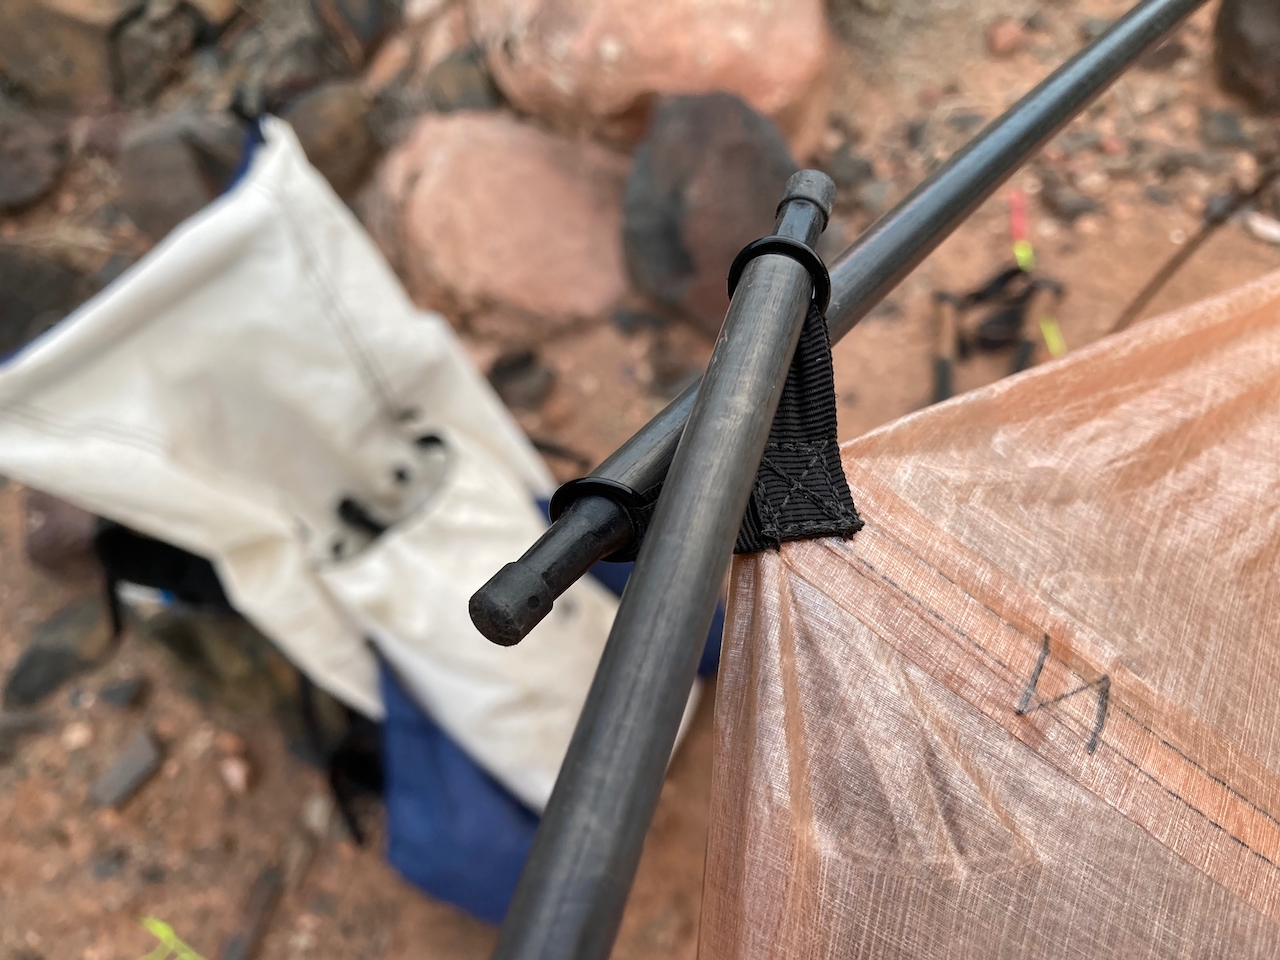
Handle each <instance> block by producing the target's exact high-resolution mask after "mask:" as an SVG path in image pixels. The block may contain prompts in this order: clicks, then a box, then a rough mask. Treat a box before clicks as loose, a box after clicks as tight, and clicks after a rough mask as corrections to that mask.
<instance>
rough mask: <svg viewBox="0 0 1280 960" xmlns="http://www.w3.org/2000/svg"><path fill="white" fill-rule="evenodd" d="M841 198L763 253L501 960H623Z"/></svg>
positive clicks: (683, 451) (709, 375) (668, 492)
mask: <svg viewBox="0 0 1280 960" xmlns="http://www.w3.org/2000/svg"><path fill="white" fill-rule="evenodd" d="M835 194H836V188H835V184H834V183H832V182H831V180H830V178H829V177H827V176H826V174H823V173H818V172H817V171H813V170H802V171H800V172H799V173H797V174H795V175H794V176H793V177H792V178H791V180H790V181H789V182H788V184H787V195H786V197H785V198H784V199H783V201H782V203H781V204H780V205H779V217H778V222H777V226H776V227H775V230H774V234H773V237H772V238H771V240H772V241H773V245H772V246H763V245H753V247H754V248H755V249H756V250H757V251H758V255H757V256H755V258H754V259H751V260H750V261H749V262H746V264H745V267H744V269H743V271H742V274H741V281H740V283H739V284H738V286H737V291H736V292H735V293H734V295H733V301H732V303H731V304H730V306H729V313H728V316H727V317H726V318H725V321H724V327H723V328H722V330H721V333H720V338H719V340H718V341H717V343H716V348H715V352H714V353H713V354H712V357H711V363H710V365H709V366H708V367H707V372H706V375H705V376H704V377H703V379H702V389H701V390H700V391H699V392H698V398H697V400H696V401H695V403H694V405H693V410H692V411H691V412H690V414H689V421H688V424H687V426H686V427H685V429H684V434H683V436H682V437H681V439H680V442H679V445H678V447H677V449H676V452H675V456H674V459H673V460H672V462H671V468H670V470H669V471H668V474H667V480H666V485H665V488H664V491H663V496H662V498H661V500H660V501H659V503H658V509H657V512H656V514H655V515H654V518H653V523H652V524H651V526H650V528H649V532H648V535H647V536H646V537H645V540H644V543H643V545H642V546H641V548H640V555H639V557H638V558H637V560H636V568H635V571H634V572H633V573H632V574H631V578H630V580H629V581H628V583H627V588H626V590H625V591H624V592H623V595H622V602H621V604H620V605H619V607H618V615H617V617H616V618H615V620H614V623H613V629H612V630H611V631H610V633H609V641H608V643H607V644H606V645H605V650H604V655H603V657H602V658H601V661H600V667H599V669H598V670H597V671H596V675H595V680H594V681H593V682H592V685H591V690H590V692H589V693H588V694H587V702H586V705H585V706H584V707H583V713H582V720H581V721H580V722H579V723H578V727H577V729H576V730H575V731H574V734H573V739H572V741H571V742H570V744H569V751H568V754H567V755H566V757H565V761H564V766H563V768H562V770H561V774H560V777H559V779H558V780H557V781H556V786H555V790H554V792H553V793H552V795H551V801H550V803H549V804H548V805H547V812H546V814H545V816H544V817H543V821H542V825H541V826H540V827H539V830H538V835H537V837H536V839H535V840H534V843H533V849H532V850H531V851H530V853H529V860H528V863H527V864H526V865H525V869H524V872H523V874H522V875H521V877H520V883H519V886H518V887H517V889H516V893H515V897H514V899H513V900H512V903H511V908H510V911H509V913H508V915H507V921H506V923H505V924H504V925H503V932H502V939H501V941H500V942H499V945H498V950H497V952H496V953H495V957H501V958H504V960H535V958H537V960H604V958H605V957H607V956H608V955H609V951H610V949H611V948H612V946H613V940H614V936H615V935H616V934H617V929H618V924H619V922H620V921H621V919H622V909H623V907H624V906H625V905H626V901H627V893H628V891H629V890H630V888H631V880H632V878H633V877H634V875H635V870H636V865H637V863H638V862H639V860H640V848H641V846H642V845H643V842H644V835H645V832H646V831H647V830H648V827H649V821H650V820H651V819H652V817H653V810H654V807H656V806H657V803H658V793H659V791H660V790H661V787H662V778H663V774H664V772H665V771H666V768H667V761H668V760H669V759H670V757H671V749H672V746H673V745H674V743H675V738H676V730H677V728H678V727H679V725H680V717H681V714H682V713H683V711H684V706H685V701H686V699H687V698H688V696H689V689H690V688H691V687H692V685H693V678H694V674H695V673H696V671H697V666H698V657H699V654H700V652H701V648H702V644H701V641H700V639H699V638H705V637H706V634H707V628H708V627H709V626H710V624H711V617H712V614H713V613H714V612H715V606H716V600H717V597H718V596H719V593H720V584H721V583H723V581H724V574H725V570H726V568H727V566H728V563H729V556H730V553H731V552H732V549H733V542H734V538H735V537H736V536H737V533H738V526H739V525H740V524H741V522H742V514H743V511H744V510H745V509H746V506H747V499H748V497H749V496H750V493H751V489H752V487H753V485H754V482H755V474H756V468H757V467H758V466H759V463H760V457H761V454H762V453H763V451H764V445H765V440H766V439H767V438H768V436H769V428H770V425H771V424H772V423H773V415H774V411H775V410H776V409H777V406H778V398H779V396H780V395H781V393H782V385H783V383H784V382H785V380H786V375H787V368H788V367H789V366H790V364H791V355H792V354H793V353H794V352H795V347H796V341H797V339H798V338H799V336H800V328H801V326H802V325H803V323H804V319H805V315H806V314H807V313H808V311H809V308H810V303H811V301H813V300H817V301H818V302H822V301H823V300H825V295H826V291H825V290H823V289H822V288H823V287H824V285H825V283H826V271H825V270H823V269H822V266H821V261H819V260H818V259H817V256H816V255H814V254H813V253H812V250H811V248H812V245H813V244H814V243H815V242H816V241H817V239H818V235H819V234H820V233H821V232H822V230H823V228H824V227H825V226H826V223H827V216H828V214H829V213H830V211H831V204H832V201H834V200H835ZM778 247H784V248H785V249H786V250H788V251H790V253H789V254H788V253H779V252H766V251H772V250H776V249H778ZM793 257H800V259H793ZM805 261H808V262H809V264H810V265H809V266H806V265H805ZM740 262H741V258H740Z"/></svg>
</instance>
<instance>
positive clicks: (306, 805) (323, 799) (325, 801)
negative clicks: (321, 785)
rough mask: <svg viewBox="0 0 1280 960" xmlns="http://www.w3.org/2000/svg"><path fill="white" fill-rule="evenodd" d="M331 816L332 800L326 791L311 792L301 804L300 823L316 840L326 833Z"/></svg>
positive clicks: (323, 836) (322, 837)
mask: <svg viewBox="0 0 1280 960" xmlns="http://www.w3.org/2000/svg"><path fill="white" fill-rule="evenodd" d="M332 816H333V800H332V798H331V797H330V796H329V795H328V794H327V793H313V794H312V795H311V796H309V797H307V799H306V800H305V801H304V802H303V804H302V825H303V826H305V827H306V828H307V830H309V831H310V832H311V834H312V835H313V836H314V837H316V839H318V840H322V839H324V838H325V837H326V836H327V835H328V833H329V818H330V817H332Z"/></svg>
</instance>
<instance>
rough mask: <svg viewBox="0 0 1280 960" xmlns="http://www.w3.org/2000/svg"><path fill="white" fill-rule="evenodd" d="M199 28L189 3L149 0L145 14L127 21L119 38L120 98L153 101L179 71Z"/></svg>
mask: <svg viewBox="0 0 1280 960" xmlns="http://www.w3.org/2000/svg"><path fill="white" fill-rule="evenodd" d="M199 28H200V19H199V16H198V14H197V13H196V12H195V11H194V10H192V9H191V8H190V7H187V6H185V5H179V4H174V3H171V2H166V0H150V2H149V3H148V4H147V6H146V8H145V10H144V11H143V13H142V15H141V16H138V17H135V18H134V19H132V20H130V21H129V22H128V23H126V24H125V25H124V27H123V29H121V31H120V34H119V37H118V39H117V40H116V64H117V69H118V80H117V85H118V87H119V91H120V97H121V99H122V100H124V102H125V103H128V104H144V103H148V102H150V100H151V99H152V98H153V97H155V95H156V94H158V93H159V92H160V91H161V90H162V89H163V88H164V86H165V84H167V83H169V81H171V80H173V79H174V78H175V77H176V76H177V75H178V70H179V67H180V65H181V63H182V59H183V57H185V56H186V54H187V53H188V52H189V51H190V50H191V48H192V46H193V45H194V43H195V39H196V33H197V31H198V30H199Z"/></svg>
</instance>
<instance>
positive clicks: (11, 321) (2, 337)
mask: <svg viewBox="0 0 1280 960" xmlns="http://www.w3.org/2000/svg"><path fill="white" fill-rule="evenodd" d="M0 290H3V291H4V295H3V296H0V358H3V357H6V356H8V355H9V354H11V353H13V352H14V351H15V350H17V349H19V348H20V347H22V346H24V345H25V344H27V343H29V342H30V341H32V340H34V339H35V338H36V337H38V336H39V335H40V334H42V333H44V331H46V330H48V329H49V328H50V327H52V326H53V325H54V324H55V323H57V322H58V321H59V320H61V319H62V318H63V317H64V316H66V315H67V314H68V313H69V312H71V310H73V309H75V307H77V306H79V305H80V303H81V302H83V301H84V300H85V299H86V298H88V297H89V296H90V295H91V294H92V292H93V291H92V285H91V284H90V283H89V282H88V280H87V279H86V278H85V277H84V275H83V274H81V273H79V272H77V271H75V270H73V269H71V268H70V267H68V266H67V265H66V264H64V263H62V262H60V261H58V260H53V259H51V258H49V257H46V256H43V255H41V254H38V253H34V252H32V251H29V250H24V249H23V248H21V247H14V246H9V245H7V244H3V243H0Z"/></svg>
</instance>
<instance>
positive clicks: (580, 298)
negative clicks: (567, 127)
mask: <svg viewBox="0 0 1280 960" xmlns="http://www.w3.org/2000/svg"><path fill="white" fill-rule="evenodd" d="M626 174H627V161H626V160H625V159H624V158H622V157H620V156H618V155H616V154H614V153H612V152H610V151H608V150H605V149H603V148H601V147H599V146H596V145H594V144H591V143H577V142H573V141H571V140H568V139H565V138H563V137H559V136H556V135H554V134H550V133H546V132H544V131H542V130H540V129H538V128H536V127H533V126H531V125H529V124H526V123H521V122H519V121H517V120H515V119H513V118H511V117H509V116H507V115H505V114H499V113H468V112H459V113H451V114H447V115H430V114H429V115H427V116H425V117H424V118H423V119H422V120H420V121H419V122H418V125H417V126H416V127H415V128H414V130H413V132H412V133H411V134H410V136H409V138H408V140H406V141H405V143H404V144H403V145H401V146H400V147H399V148H397V149H396V150H395V151H394V152H393V153H392V154H390V155H389V156H388V158H387V160H386V161H385V162H384V164H383V165H382V167H381V169H380V171H379V174H378V176H377V190H376V194H375V195H374V196H373V197H371V198H370V200H369V203H368V205H367V207H366V211H365V212H366V220H367V222H368V223H369V226H370V229H371V230H372V231H373V233H374V235H375V236H376V237H377V238H378V240H379V242H380V243H381V244H382V246H383V249H384V250H385V251H386V252H387V254H388V256H389V258H390V259H391V260H392V262H393V263H394V264H395V265H396V266H397V268H398V269H399V270H400V272H401V273H402V275H403V277H404V279H405V281H406V284H407V286H408V288H409V291H410V293H411V295H412V296H413V297H414V298H415V299H416V300H417V301H418V302H419V303H421V304H423V305H426V306H432V307H436V308H439V309H442V310H444V311H445V312H447V313H449V314H450V315H451V316H453V317H454V318H455V319H456V320H459V321H461V322H463V323H464V324H467V325H470V326H471V327H472V328H473V329H477V330H481V331H483V330H484V329H485V328H486V327H487V328H488V329H489V330H490V331H491V332H497V333H498V334H499V335H504V334H506V333H511V332H512V331H511V330H510V328H509V327H508V326H507V324H509V323H510V321H511V320H512V319H513V318H514V319H515V320H516V321H517V322H518V324H519V327H520V329H524V330H526V331H527V333H526V335H528V332H531V331H532V328H530V327H529V324H528V321H529V320H535V321H537V322H538V328H539V330H542V329H545V326H546V324H547V323H551V324H553V325H554V324H557V323H565V322H572V321H573V320H575V319H579V318H593V317H600V316H604V315H605V314H606V313H607V312H608V310H609V309H610V308H611V307H612V306H613V305H614V304H615V303H616V302H617V301H618V300H619V299H621V297H622V296H623V294H624V293H625V292H626V287H627V284H626V279H625V273H624V270H623V263H622V211H621V200H622V187H623V181H624V179H625V177H626ZM495 324H497V325H496V326H495ZM518 332H519V331H518V330H517V331H516V333H517V334H518ZM509 339H510V338H509ZM514 339H517V340H518V339H520V337H519V336H516V337H515V338H514Z"/></svg>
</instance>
